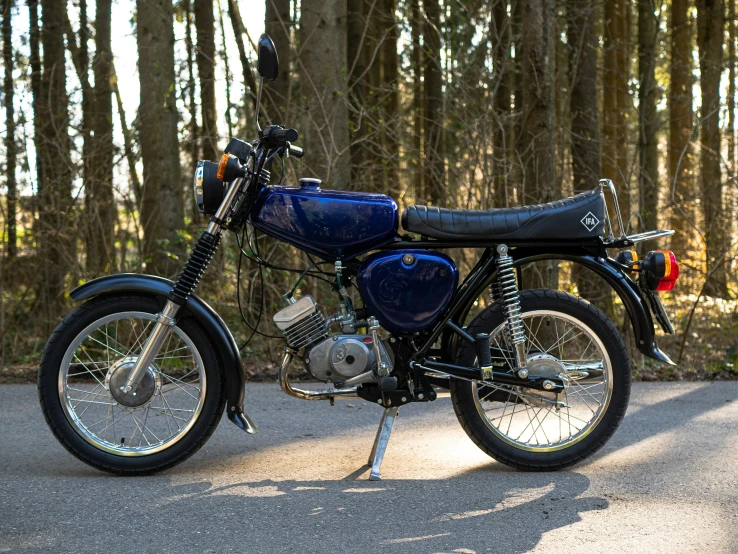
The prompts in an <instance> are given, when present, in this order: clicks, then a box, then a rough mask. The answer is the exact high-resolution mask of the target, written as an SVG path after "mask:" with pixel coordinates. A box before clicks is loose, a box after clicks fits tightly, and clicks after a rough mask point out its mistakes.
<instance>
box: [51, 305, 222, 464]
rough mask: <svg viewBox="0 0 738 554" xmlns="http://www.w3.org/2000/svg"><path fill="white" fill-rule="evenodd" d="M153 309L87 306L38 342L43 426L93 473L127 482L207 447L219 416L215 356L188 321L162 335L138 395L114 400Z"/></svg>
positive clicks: (149, 324) (219, 384)
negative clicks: (126, 478)
mask: <svg viewBox="0 0 738 554" xmlns="http://www.w3.org/2000/svg"><path fill="white" fill-rule="evenodd" d="M160 310H161V306H160V302H159V301H158V300H157V299H156V298H153V297H149V296H138V295H135V296H134V295H132V294H129V295H127V294H121V295H118V296H107V297H99V298H95V299H93V300H90V301H89V302H86V303H85V304H83V305H82V306H80V307H79V308H77V309H76V310H74V311H73V312H72V313H70V314H69V315H68V316H67V317H66V318H64V320H63V321H62V322H61V323H60V324H59V326H58V327H57V328H56V329H55V330H54V333H53V334H52V335H51V337H50V338H49V340H48V342H47V343H46V347H45V349H44V353H43V356H42V358H41V366H40V368H39V375H38V391H39V400H40V402H41V407H42V409H43V413H44V417H45V418H46V422H47V423H48V425H49V427H50V428H51V430H52V431H53V433H54V435H55V436H56V438H57V439H58V440H59V441H60V442H61V443H62V445H64V447H65V448H66V449H67V450H68V451H69V452H71V453H72V454H74V455H75V456H76V457H77V458H79V459H80V460H82V461H83V462H85V463H87V464H89V465H91V466H93V467H96V468H98V469H101V470H104V471H109V472H112V473H117V474H131V475H136V474H146V473H153V472H156V471H161V470H164V469H167V468H170V467H172V466H174V465H176V464H178V463H180V462H182V461H183V460H185V459H186V458H188V457H189V456H191V455H192V454H194V453H195V452H196V451H197V450H198V449H199V448H200V447H201V446H202V445H203V444H205V442H206V441H207V440H208V438H209V437H210V435H211V434H212V433H213V431H214V430H215V427H216V426H217V424H218V421H219V420H220V417H221V414H222V413H223V406H224V403H225V395H224V382H223V372H222V371H221V369H220V361H219V358H218V355H217V352H216V351H215V348H214V347H213V345H212V343H211V342H210V340H209V338H208V336H207V333H206V331H205V330H204V329H203V328H202V327H201V326H200V325H199V324H198V323H197V322H196V321H194V320H193V319H192V318H191V317H187V316H184V317H182V318H180V319H179V320H178V321H177V324H176V325H175V326H174V327H172V329H171V330H170V332H169V335H168V337H167V338H166V339H165V340H164V343H163V345H162V347H161V350H160V351H159V353H158V354H157V356H156V357H155V358H154V361H153V362H152V363H151V365H150V366H149V368H148V370H147V372H146V373H145V374H144V377H143V379H142V380H141V383H140V384H139V386H138V388H137V389H136V394H135V395H130V394H122V393H121V392H120V391H121V388H122V387H123V386H124V384H125V383H126V380H127V378H128V376H129V375H130V373H131V371H132V370H133V367H134V365H135V363H136V360H137V359H138V355H139V354H140V352H141V349H142V348H143V345H144V344H145V342H146V339H147V337H148V336H149V334H150V333H151V332H152V331H153V329H154V327H155V325H156V314H157V313H158V312H159V311H160Z"/></svg>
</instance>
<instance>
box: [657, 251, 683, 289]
mask: <svg viewBox="0 0 738 554" xmlns="http://www.w3.org/2000/svg"><path fill="white" fill-rule="evenodd" d="M662 254H663V255H664V265H665V266H666V268H665V270H666V271H664V276H663V277H661V279H659V284H658V286H657V287H656V290H674V285H676V282H677V279H679V264H678V263H677V260H676V256H674V252H672V251H671V250H662Z"/></svg>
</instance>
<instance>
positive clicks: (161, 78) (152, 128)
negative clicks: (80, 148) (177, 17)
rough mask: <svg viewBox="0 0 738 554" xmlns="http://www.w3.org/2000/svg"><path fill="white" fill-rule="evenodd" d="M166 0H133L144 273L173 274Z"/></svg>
mask: <svg viewBox="0 0 738 554" xmlns="http://www.w3.org/2000/svg"><path fill="white" fill-rule="evenodd" d="M173 15H174V13H173V9H172V1H171V0H138V17H137V21H138V25H137V27H136V29H137V40H138V65H139V75H140V85H141V95H140V98H141V100H140V107H139V112H138V113H139V116H138V117H139V124H140V136H141V157H142V159H143V166H144V179H143V199H142V202H141V204H142V205H141V225H142V227H143V229H144V255H145V257H146V258H147V261H148V262H149V265H148V269H149V271H150V272H152V273H155V274H159V275H167V276H173V275H174V274H175V273H176V271H177V268H178V267H179V266H180V265H181V261H177V260H176V253H177V252H179V251H181V248H179V245H178V244H177V243H178V240H177V230H178V229H181V228H182V226H183V223H184V222H183V209H184V207H183V198H182V186H181V181H180V173H181V170H180V165H179V147H178V141H177V107H176V105H175V94H174V91H175V79H174V29H173Z"/></svg>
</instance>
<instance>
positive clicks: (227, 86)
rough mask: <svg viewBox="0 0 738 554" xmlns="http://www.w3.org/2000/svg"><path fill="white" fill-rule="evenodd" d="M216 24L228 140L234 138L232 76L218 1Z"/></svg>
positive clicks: (221, 10) (221, 9)
mask: <svg viewBox="0 0 738 554" xmlns="http://www.w3.org/2000/svg"><path fill="white" fill-rule="evenodd" d="M218 24H219V25H220V37H221V48H222V50H221V57H222V58H223V69H225V95H226V112H225V120H226V125H227V126H228V138H229V139H230V138H232V137H233V136H234V133H233V114H232V112H231V109H232V108H233V102H231V81H232V79H233V76H232V74H231V63H230V62H229V61H228V60H229V59H230V56H229V55H228V39H227V38H226V33H225V23H223V8H222V7H221V5H220V0H218Z"/></svg>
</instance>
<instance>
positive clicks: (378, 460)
mask: <svg viewBox="0 0 738 554" xmlns="http://www.w3.org/2000/svg"><path fill="white" fill-rule="evenodd" d="M399 411H400V408H399V406H398V407H397V408H386V409H385V410H384V413H383V414H382V419H381V421H380V422H379V429H377V437H376V438H375V439H374V446H372V453H371V454H369V463H370V464H371V466H372V471H371V473H370V474H369V480H370V481H380V480H381V479H382V477H381V476H380V475H379V470H380V468H381V467H382V459H383V458H384V452H385V450H387V443H388V442H389V438H390V433H392V426H393V425H394V424H395V418H396V417H397V414H398V412H399Z"/></svg>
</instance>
